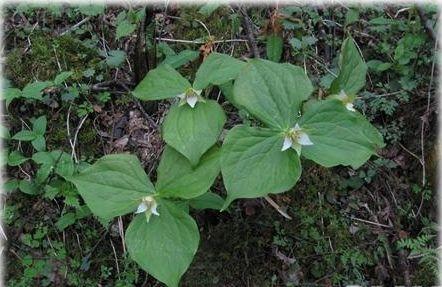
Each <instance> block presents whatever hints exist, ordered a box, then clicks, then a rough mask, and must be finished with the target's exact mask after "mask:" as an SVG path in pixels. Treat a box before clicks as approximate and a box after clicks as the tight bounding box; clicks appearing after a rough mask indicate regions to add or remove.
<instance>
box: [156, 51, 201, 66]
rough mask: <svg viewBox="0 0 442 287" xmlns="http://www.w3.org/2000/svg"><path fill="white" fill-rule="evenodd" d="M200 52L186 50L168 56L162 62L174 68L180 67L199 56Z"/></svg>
mask: <svg viewBox="0 0 442 287" xmlns="http://www.w3.org/2000/svg"><path fill="white" fill-rule="evenodd" d="M199 54H200V53H199V52H198V51H192V50H184V51H181V52H180V53H179V54H177V55H170V56H167V57H166V59H164V61H163V62H162V63H161V64H166V65H169V66H171V67H172V68H174V69H178V68H179V67H181V66H183V65H185V64H187V63H189V62H191V61H193V60H195V59H196V58H198V57H199Z"/></svg>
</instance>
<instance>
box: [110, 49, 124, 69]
mask: <svg viewBox="0 0 442 287" xmlns="http://www.w3.org/2000/svg"><path fill="white" fill-rule="evenodd" d="M124 60H126V52H124V51H123V50H111V51H109V54H108V56H107V57H106V64H107V65H108V66H109V67H111V68H118V67H119V66H121V64H123V62H124Z"/></svg>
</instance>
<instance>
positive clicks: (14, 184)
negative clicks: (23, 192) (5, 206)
mask: <svg viewBox="0 0 442 287" xmlns="http://www.w3.org/2000/svg"><path fill="white" fill-rule="evenodd" d="M18 188H19V181H18V180H17V179H16V178H14V179H10V180H8V181H6V182H5V183H3V191H4V192H6V193H10V192H13V191H15V190H17V189H18Z"/></svg>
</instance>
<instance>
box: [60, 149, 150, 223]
mask: <svg viewBox="0 0 442 287" xmlns="http://www.w3.org/2000/svg"><path fill="white" fill-rule="evenodd" d="M67 179H68V180H69V181H71V182H72V183H74V184H75V186H76V187H77V189H78V191H79V193H80V194H81V196H82V197H83V199H84V200H85V202H86V204H87V205H88V206H89V208H90V209H91V211H92V212H93V213H94V214H95V215H96V216H98V217H100V218H102V219H105V220H110V219H112V218H113V217H115V216H119V215H124V214H127V213H129V212H132V211H135V210H136V208H137V206H138V205H139V204H140V201H141V198H143V197H144V196H146V195H149V194H152V193H154V187H153V185H152V183H151V182H150V180H149V178H148V177H147V175H146V173H145V172H144V170H143V168H142V167H141V164H140V162H139V161H138V159H137V157H136V156H133V155H128V154H113V155H107V156H104V157H102V158H100V159H99V160H98V161H97V162H96V163H95V164H93V165H92V166H90V167H89V168H86V169H84V170H83V171H82V172H81V173H80V174H78V175H75V176H72V177H68V178H67Z"/></svg>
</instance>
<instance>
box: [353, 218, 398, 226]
mask: <svg viewBox="0 0 442 287" xmlns="http://www.w3.org/2000/svg"><path fill="white" fill-rule="evenodd" d="M350 219H352V220H356V221H360V222H364V223H368V224H372V225H376V226H380V227H385V228H393V226H389V225H385V224H382V223H377V222H373V221H369V220H365V219H361V218H357V217H353V216H351V217H350Z"/></svg>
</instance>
